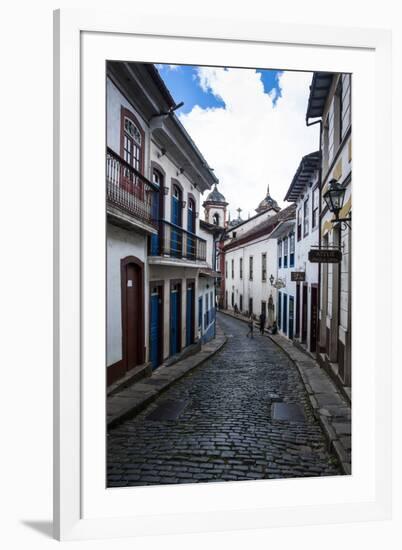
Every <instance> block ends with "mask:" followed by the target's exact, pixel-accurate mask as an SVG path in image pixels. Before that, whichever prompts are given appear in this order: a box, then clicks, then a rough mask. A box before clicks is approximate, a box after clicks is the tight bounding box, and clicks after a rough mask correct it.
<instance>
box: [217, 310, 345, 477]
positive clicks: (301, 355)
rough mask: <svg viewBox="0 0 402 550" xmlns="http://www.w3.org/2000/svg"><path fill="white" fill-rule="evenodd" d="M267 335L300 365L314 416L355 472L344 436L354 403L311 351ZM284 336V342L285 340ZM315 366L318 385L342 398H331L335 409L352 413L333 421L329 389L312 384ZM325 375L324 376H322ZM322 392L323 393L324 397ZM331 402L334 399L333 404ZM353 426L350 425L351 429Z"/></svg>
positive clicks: (334, 449) (335, 450) (336, 451)
mask: <svg viewBox="0 0 402 550" xmlns="http://www.w3.org/2000/svg"><path fill="white" fill-rule="evenodd" d="M220 313H224V314H225V315H228V316H229V317H233V318H234V319H238V320H240V321H243V322H247V321H248V318H247V317H243V316H240V315H235V314H234V313H230V312H227V311H225V310H220ZM266 336H268V338H269V339H270V340H271V341H272V342H273V343H274V344H275V345H276V346H278V347H279V348H280V349H281V350H282V351H283V352H284V353H285V354H286V355H287V356H288V358H289V359H290V360H291V361H292V362H293V363H294V364H295V365H296V367H297V370H298V371H299V374H300V378H301V379H302V382H303V384H304V386H305V388H306V392H307V395H308V398H309V401H310V405H311V407H312V409H313V412H314V416H315V417H316V418H317V420H318V422H319V423H320V425H321V428H322V430H323V432H324V434H325V437H326V439H327V444H328V448H329V449H330V450H332V452H333V453H334V454H335V455H336V456H337V458H338V460H339V463H340V465H341V468H342V470H343V472H344V473H345V474H350V473H351V451H350V450H349V449H347V448H345V446H344V445H343V443H342V439H348V438H350V437H351V422H350V419H349V418H348V416H349V415H350V405H349V404H348V402H347V401H346V400H345V398H344V396H343V395H342V394H341V393H340V392H339V391H338V389H337V388H336V386H335V384H334V383H333V382H332V380H331V379H330V378H329V376H328V375H327V374H326V373H325V372H324V371H322V369H321V368H320V366H319V364H318V363H317V361H315V360H314V359H313V358H312V357H311V356H310V355H309V354H307V353H305V352H304V351H302V350H301V349H299V348H298V347H297V346H294V345H293V344H292V342H290V341H287V340H285V338H283V337H282V336H280V335H275V336H274V335H271V334H268V333H266ZM281 340H283V342H282V341H281ZM312 369H314V377H315V379H316V380H315V382H316V383H317V385H318V386H319V385H320V381H321V385H322V387H324V388H325V387H326V388H328V395H330V396H331V397H333V400H335V401H338V404H335V405H334V404H333V400H331V399H330V400H329V401H328V402H327V406H328V407H329V408H330V409H331V410H332V409H333V408H334V407H335V408H336V407H338V409H339V411H343V412H345V411H346V412H348V414H346V415H345V414H340V415H336V422H331V421H330V418H331V414H330V413H329V412H328V410H327V409H326V407H325V404H326V403H325V399H324V400H323V399H322V395H325V392H316V391H315V390H314V388H313V387H312V385H311V383H312V377H309V372H308V371H309V370H312ZM320 379H321V380H320ZM320 395H321V397H320ZM328 403H331V404H330V405H329V404H328ZM336 425H338V426H340V427H343V428H345V427H346V431H345V430H343V431H342V432H341V433H340V432H338V430H337V427H336ZM348 427H349V429H348Z"/></svg>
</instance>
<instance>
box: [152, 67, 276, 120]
mask: <svg viewBox="0 0 402 550" xmlns="http://www.w3.org/2000/svg"><path fill="white" fill-rule="evenodd" d="M156 67H157V69H158V71H159V73H160V75H161V77H162V78H163V80H164V82H165V84H166V86H167V87H168V88H169V90H170V93H171V94H172V96H173V98H174V100H175V101H176V103H180V101H184V105H183V107H181V108H180V109H179V110H178V111H177V114H179V113H189V112H190V111H191V110H192V109H193V107H194V106H195V105H198V106H199V107H201V108H202V109H207V108H211V107H224V106H225V105H224V102H223V101H222V100H221V99H220V98H219V97H216V96H215V95H214V94H213V93H212V92H211V90H208V91H204V90H203V89H202V88H201V86H200V85H199V81H198V78H197V69H198V67H196V66H193V65H165V64H164V65H161V64H159V65H157V66H156ZM256 72H257V73H259V74H261V79H262V82H263V84H264V92H265V93H269V92H270V91H271V90H273V89H275V90H276V92H277V96H280V88H279V86H278V75H279V74H280V73H281V71H274V70H268V69H257V71H256Z"/></svg>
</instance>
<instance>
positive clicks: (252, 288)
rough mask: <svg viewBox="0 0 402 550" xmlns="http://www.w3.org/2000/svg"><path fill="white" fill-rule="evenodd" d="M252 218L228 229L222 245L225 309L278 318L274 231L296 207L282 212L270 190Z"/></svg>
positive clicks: (268, 320)
mask: <svg viewBox="0 0 402 550" xmlns="http://www.w3.org/2000/svg"><path fill="white" fill-rule="evenodd" d="M256 212H257V214H256V215H255V216H253V217H252V218H250V219H248V220H246V221H243V222H240V223H238V224H237V225H235V226H230V227H228V228H227V233H226V239H225V243H224V246H223V253H224V276H223V277H222V281H223V288H224V293H223V296H224V300H223V306H224V307H225V308H226V309H229V310H235V309H237V310H238V311H239V312H240V313H243V314H245V315H253V316H254V317H258V316H259V315H260V314H261V313H264V314H265V316H266V318H267V325H268V326H270V325H272V324H273V322H274V320H275V319H276V310H275V308H276V304H277V290H276V282H277V279H278V264H277V241H276V238H274V237H273V231H274V230H275V228H276V227H277V226H278V225H281V224H282V223H285V222H286V220H287V219H288V217H289V218H292V217H294V206H290V207H289V208H287V209H285V210H283V211H281V210H280V208H279V206H278V204H277V202H276V201H275V200H274V199H273V198H272V197H271V195H270V192H269V188H268V189H267V194H266V196H265V197H264V199H263V200H262V201H261V202H260V204H259V205H258V207H257V208H256Z"/></svg>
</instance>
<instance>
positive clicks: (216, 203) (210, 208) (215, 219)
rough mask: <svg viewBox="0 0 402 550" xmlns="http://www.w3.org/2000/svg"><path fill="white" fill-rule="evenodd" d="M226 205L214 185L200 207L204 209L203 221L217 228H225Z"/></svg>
mask: <svg viewBox="0 0 402 550" xmlns="http://www.w3.org/2000/svg"><path fill="white" fill-rule="evenodd" d="M228 204H229V203H227V202H226V199H225V197H224V196H223V195H222V193H219V191H218V189H217V187H216V183H215V187H214V188H213V190H212V191H211V192H210V193H209V195H208V196H207V198H206V200H205V202H204V203H203V205H202V206H203V207H204V209H205V210H204V212H205V221H206V222H207V223H211V224H213V225H218V226H219V227H223V228H224V227H226V207H227V206H228Z"/></svg>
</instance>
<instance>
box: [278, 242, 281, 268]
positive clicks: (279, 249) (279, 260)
mask: <svg viewBox="0 0 402 550" xmlns="http://www.w3.org/2000/svg"><path fill="white" fill-rule="evenodd" d="M278 267H279V269H280V268H281V267H282V241H281V240H279V241H278Z"/></svg>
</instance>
